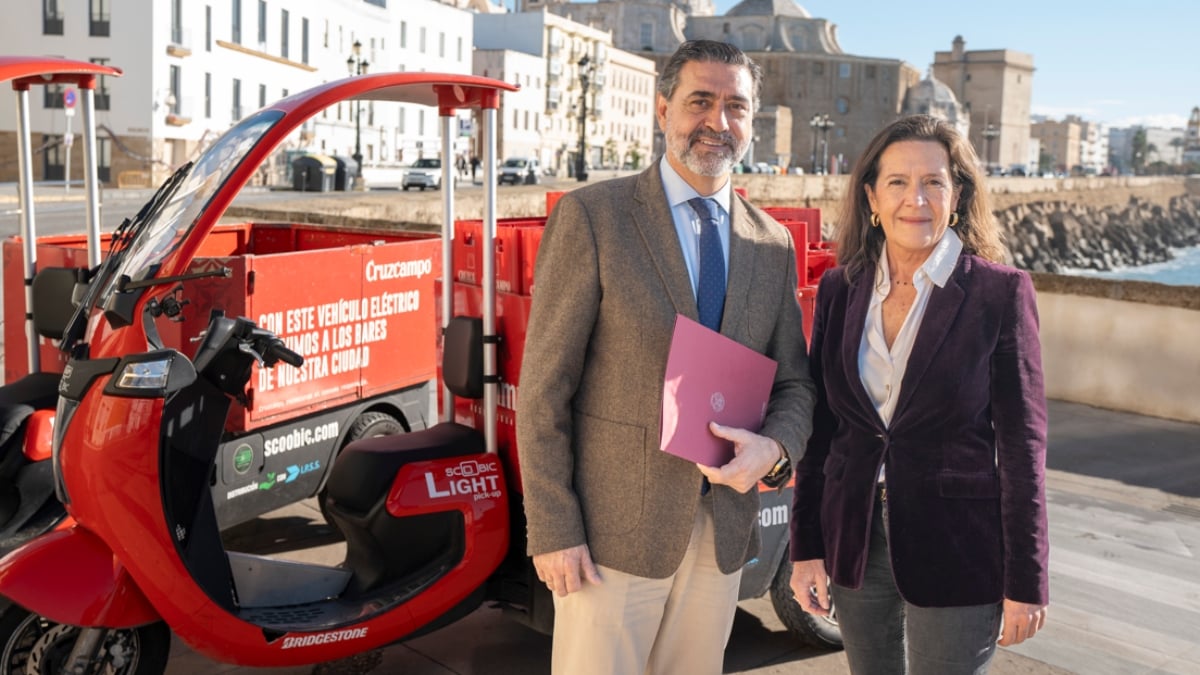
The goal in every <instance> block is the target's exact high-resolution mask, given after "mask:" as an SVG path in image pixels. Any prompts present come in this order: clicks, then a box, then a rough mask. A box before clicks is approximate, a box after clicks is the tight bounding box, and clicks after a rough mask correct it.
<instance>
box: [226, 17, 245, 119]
mask: <svg viewBox="0 0 1200 675" xmlns="http://www.w3.org/2000/svg"><path fill="white" fill-rule="evenodd" d="M230 3H231V5H232V12H231V16H232V17H233V21H232V25H231V26H230V28H229V40H230V41H231V42H233V43H234V44H236V45H240V44H242V0H230ZM236 119H241V115H238V116H237V118H236Z"/></svg>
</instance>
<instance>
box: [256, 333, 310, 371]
mask: <svg viewBox="0 0 1200 675" xmlns="http://www.w3.org/2000/svg"><path fill="white" fill-rule="evenodd" d="M263 360H264V361H266V362H267V363H270V364H274V363H275V362H276V361H283V362H284V363H286V364H288V365H289V366H294V367H296V368H299V367H300V366H302V365H304V357H303V356H301V355H300V354H298V353H297V352H294V351H292V350H290V349H288V348H287V347H286V346H284V344H283V340H280V339H279V338H275V339H274V340H272V341H271V343H270V344H268V345H267V346H266V348H265V349H264V350H263Z"/></svg>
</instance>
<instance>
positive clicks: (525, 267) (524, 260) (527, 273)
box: [517, 226, 546, 295]
mask: <svg viewBox="0 0 1200 675" xmlns="http://www.w3.org/2000/svg"><path fill="white" fill-rule="evenodd" d="M545 231H546V228H545V227H532V226H528V227H522V228H520V230H518V231H517V241H518V242H519V243H520V247H521V293H522V294H523V295H533V270H534V267H535V266H536V265H537V252H538V246H541V244H542V234H543V233H545Z"/></svg>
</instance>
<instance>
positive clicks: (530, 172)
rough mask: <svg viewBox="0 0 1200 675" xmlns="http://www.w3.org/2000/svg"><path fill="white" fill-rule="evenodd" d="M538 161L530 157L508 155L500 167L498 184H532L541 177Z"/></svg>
mask: <svg viewBox="0 0 1200 675" xmlns="http://www.w3.org/2000/svg"><path fill="white" fill-rule="evenodd" d="M540 173H541V169H540V168H539V166H538V161H537V160H536V159H534V158H532V157H509V158H508V159H506V160H504V164H503V165H502V166H501V167H500V179H499V181H500V184H501V185H504V184H505V183H511V184H513V185H521V184H526V185H533V184H536V183H537V182H538V181H539V180H541V178H540V177H539V174H540Z"/></svg>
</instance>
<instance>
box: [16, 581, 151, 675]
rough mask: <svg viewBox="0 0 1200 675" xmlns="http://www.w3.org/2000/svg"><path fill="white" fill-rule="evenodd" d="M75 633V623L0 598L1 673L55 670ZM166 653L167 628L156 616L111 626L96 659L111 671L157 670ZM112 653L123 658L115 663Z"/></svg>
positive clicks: (126, 674) (136, 674) (146, 673)
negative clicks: (132, 624)
mask: <svg viewBox="0 0 1200 675" xmlns="http://www.w3.org/2000/svg"><path fill="white" fill-rule="evenodd" d="M78 635H79V628H78V627H77V626H68V625H66V624H60V623H54V622H53V621H49V620H47V619H46V618H44V617H41V616H37V615H35V614H31V613H29V612H28V611H26V610H24V609H23V608H21V607H18V606H17V605H14V604H11V603H9V602H8V601H7V600H4V601H0V675H27V673H32V674H36V675H57V674H58V673H59V672H60V670H61V668H62V661H63V660H64V659H66V657H67V655H68V654H70V652H71V647H72V646H73V645H74V644H75V638H76V636H78ZM117 647H119V649H115V648H117ZM170 653H171V630H170V629H169V628H167V624H165V623H163V622H161V621H159V622H157V623H152V624H149V625H146V626H139V627H138V628H129V629H122V630H114V631H110V632H109V633H108V635H107V636H106V637H105V638H104V642H103V644H102V646H101V648H100V653H99V656H98V658H99V659H100V661H99V663H98V664H97V665H103V666H105V667H106V669H105V670H103V672H106V673H112V674H113V675H162V673H165V672H166V670H167V658H168V657H169V656H170ZM116 657H120V659H121V661H122V662H123V665H121V666H120V667H117V666H116V665H115V664H114V658H116Z"/></svg>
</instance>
